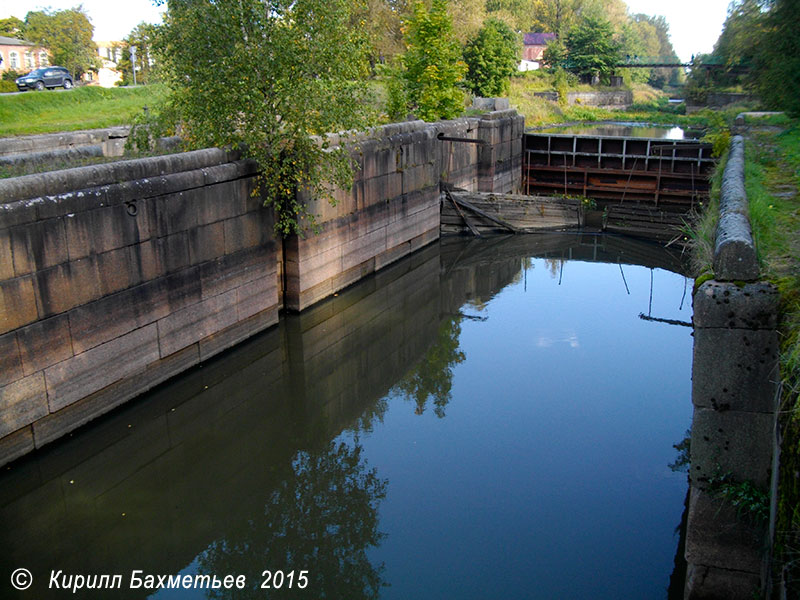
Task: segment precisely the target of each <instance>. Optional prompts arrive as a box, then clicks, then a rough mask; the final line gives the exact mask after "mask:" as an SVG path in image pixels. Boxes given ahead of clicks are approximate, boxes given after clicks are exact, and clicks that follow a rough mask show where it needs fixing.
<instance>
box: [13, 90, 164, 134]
mask: <svg viewBox="0 0 800 600" xmlns="http://www.w3.org/2000/svg"><path fill="white" fill-rule="evenodd" d="M165 94H166V88H165V87H164V86H162V85H157V84H156V85H148V86H139V87H134V88H100V87H79V88H75V89H73V90H69V91H45V92H25V93H24V94H11V95H8V94H0V137H10V136H18V135H30V134H35V133H55V132H60V131H76V130H79V129H97V128H100V127H111V126H113V125H127V124H129V123H131V121H132V120H133V117H134V115H136V114H138V113H140V112H141V111H142V109H143V108H144V107H145V106H151V105H153V104H154V103H155V102H157V101H158V100H160V99H161V98H163V97H164V95H165Z"/></svg>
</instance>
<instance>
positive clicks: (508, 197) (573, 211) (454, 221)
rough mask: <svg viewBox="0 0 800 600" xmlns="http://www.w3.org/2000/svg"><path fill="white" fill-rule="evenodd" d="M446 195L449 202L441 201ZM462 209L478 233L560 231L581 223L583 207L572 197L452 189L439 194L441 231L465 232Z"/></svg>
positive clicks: (575, 226)
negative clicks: (441, 197)
mask: <svg viewBox="0 0 800 600" xmlns="http://www.w3.org/2000/svg"><path fill="white" fill-rule="evenodd" d="M448 197H449V198H452V200H453V202H447V201H445V200H446V199H447V198H448ZM457 207H459V208H460V209H463V212H462V211H461V210H460V209H459V208H457ZM464 212H466V213H468V214H469V218H470V220H471V222H472V224H473V225H474V227H475V228H476V229H477V231H478V232H480V233H487V232H512V233H525V232H530V231H543V230H545V231H546V230H564V229H574V228H578V227H581V226H582V225H583V207H582V204H581V201H580V200H579V199H576V198H559V197H537V196H520V195H513V194H488V193H481V192H465V191H459V190H452V191H450V192H449V196H448V195H447V194H446V195H445V196H444V197H443V202H442V216H441V223H442V232H443V233H464V232H466V231H467V227H465V226H464V222H465V220H466V215H465V214H464Z"/></svg>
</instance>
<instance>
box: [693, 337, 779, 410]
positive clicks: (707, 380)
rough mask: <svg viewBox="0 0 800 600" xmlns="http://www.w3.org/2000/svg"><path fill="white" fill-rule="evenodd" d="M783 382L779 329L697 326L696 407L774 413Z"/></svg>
mask: <svg viewBox="0 0 800 600" xmlns="http://www.w3.org/2000/svg"><path fill="white" fill-rule="evenodd" d="M779 381H780V372H779V365H778V334H777V332H776V331H774V330H772V331H768V330H757V331H753V330H747V329H699V328H698V329H695V332H694V364H693V367H692V402H693V403H694V405H695V406H698V407H702V408H710V409H713V410H716V411H719V412H725V411H728V410H734V411H748V412H760V413H769V414H774V412H775V410H776V409H777V406H776V402H777V390H778V383H779Z"/></svg>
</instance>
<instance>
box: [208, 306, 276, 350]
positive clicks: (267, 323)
mask: <svg viewBox="0 0 800 600" xmlns="http://www.w3.org/2000/svg"><path fill="white" fill-rule="evenodd" d="M277 323H278V307H277V306H273V307H269V308H267V309H265V310H263V311H261V312H259V313H256V314H254V315H253V316H251V317H248V318H246V319H243V320H240V321H238V322H237V323H234V324H233V325H231V326H230V327H228V328H226V329H223V330H222V331H218V332H216V333H213V334H211V335H210V336H208V337H205V338H203V339H202V340H200V343H199V346H200V360H201V361H206V360H208V359H209V358H211V357H212V356H215V355H216V354H219V353H220V352H222V351H223V350H226V349H227V348H232V347H233V346H235V345H236V344H238V343H240V342H243V341H244V340H246V339H247V338H249V337H250V336H253V335H255V334H256V333H258V332H260V331H263V330H264V329H267V328H268V327H271V326H272V325H276V324H277Z"/></svg>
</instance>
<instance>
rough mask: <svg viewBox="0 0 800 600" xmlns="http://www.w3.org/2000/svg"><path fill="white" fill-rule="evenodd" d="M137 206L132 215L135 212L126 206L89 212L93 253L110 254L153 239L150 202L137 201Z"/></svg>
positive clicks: (115, 206) (105, 207)
mask: <svg viewBox="0 0 800 600" xmlns="http://www.w3.org/2000/svg"><path fill="white" fill-rule="evenodd" d="M135 206H136V213H135V214H130V213H133V212H134V211H133V209H131V208H129V207H128V206H126V205H125V204H117V205H114V206H104V207H103V208H98V209H96V210H92V211H89V213H88V214H89V215H91V219H92V223H91V232H90V237H91V241H92V252H94V253H96V254H100V253H102V252H108V251H109V250H114V249H115V248H121V247H123V246H130V245H131V244H136V243H138V242H140V241H143V240H146V239H149V238H150V237H151V232H150V220H151V218H150V216H149V215H148V210H149V204H148V202H145V201H137V202H136V204H135ZM129 211H130V213H129ZM76 217H77V215H76Z"/></svg>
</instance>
